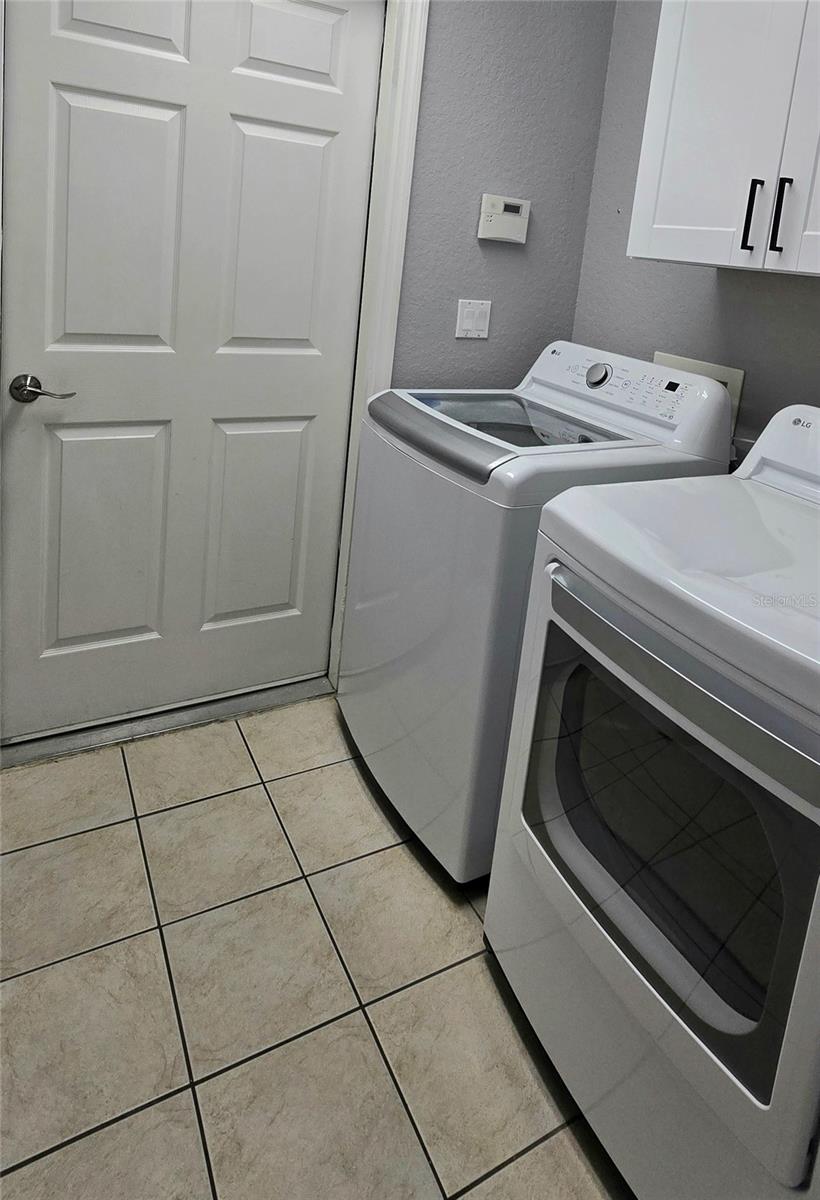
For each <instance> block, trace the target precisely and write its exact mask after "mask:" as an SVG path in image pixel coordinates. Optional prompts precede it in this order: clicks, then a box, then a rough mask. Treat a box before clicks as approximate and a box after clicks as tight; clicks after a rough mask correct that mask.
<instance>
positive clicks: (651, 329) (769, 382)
mask: <svg viewBox="0 0 820 1200" xmlns="http://www.w3.org/2000/svg"><path fill="white" fill-rule="evenodd" d="M659 14H660V6H659V4H657V3H654V2H653V3H650V2H649V0H620V3H619V4H618V7H617V11H616V15H615V24H614V27H613V32H612V46H611V51H610V59H609V71H608V74H607V84H606V94H605V98H604V109H603V115H602V119H601V129H600V140H599V144H598V154H597V157H596V162H595V177H594V181H593V185H592V196H591V199H590V206H589V219H588V224H587V234H586V242H585V246H584V256H583V266H582V269H581V282H580V287H579V290H578V303H577V309H576V314H575V326H574V330H573V337H574V338H575V339H576V340H577V341H580V342H588V343H591V344H592V345H599V346H603V347H612V349H615V350H618V351H620V352H621V353H623V354H634V355H636V356H638V357H641V358H651V357H652V352H653V351H654V350H668V351H670V352H671V353H675V354H685V355H688V356H690V357H692V358H701V359H706V360H707V361H710V362H717V363H723V364H724V365H727V366H735V367H743V368H744V369H745V371H746V382H745V386H744V391H743V399H742V401H741V408H740V414H739V417H738V425H737V432H738V435H740V436H745V437H754V436H755V435H756V434H757V433H759V432H760V430H761V429H762V428H763V426H764V425H765V424H766V422H767V420H768V419H769V417H770V416H771V415H772V414H773V413H774V412H776V411H777V410H778V409H779V408H782V407H783V406H784V405H786V404H793V403H797V402H801V403H809V404H820V279H817V278H814V279H812V278H807V277H803V278H801V277H798V276H791V277H790V276H788V275H775V274H771V273H769V272H763V271H737V270H726V269H721V270H718V269H716V268H714V267H702V266H684V265H681V264H678V263H655V262H647V261H642V260H638V259H635V260H632V261H630V260H629V259H628V258H627V257H626V241H627V234H628V232H629V220H630V215H631V211H632V197H633V193H634V190H635V177H636V173H637V167H638V157H639V154H640V148H641V135H642V133H643V120H644V113H645V111H646V98H647V93H648V90H649V78H650V74H651V71H652V59H653V56H654V51H655V35H656V32H657V25H658V17H659Z"/></svg>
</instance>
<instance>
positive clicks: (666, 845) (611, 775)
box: [524, 624, 820, 1102]
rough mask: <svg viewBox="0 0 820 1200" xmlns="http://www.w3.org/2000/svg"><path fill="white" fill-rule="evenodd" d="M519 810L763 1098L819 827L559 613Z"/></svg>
mask: <svg viewBox="0 0 820 1200" xmlns="http://www.w3.org/2000/svg"><path fill="white" fill-rule="evenodd" d="M524 819H525V821H526V823H527V825H528V826H529V828H530V829H531V831H532V832H533V834H534V835H535V836H536V838H538V840H539V841H540V842H541V844H542V845H543V846H544V848H545V850H546V851H547V852H548V853H549V855H550V857H551V858H552V859H553V861H554V862H555V863H556V865H557V866H558V867H559V869H560V870H561V871H562V873H563V874H564V876H565V878H566V879H567V881H568V882H569V883H570V884H571V886H572V887H573V889H574V890H575V891H576V893H577V894H578V895H579V896H580V898H581V899H582V900H583V901H584V903H585V904H586V905H587V906H588V908H589V909H590V910H591V911H592V912H593V915H594V916H595V918H596V920H598V921H599V922H600V923H601V924H602V925H603V926H604V927H605V928H606V930H607V932H609V933H610V935H611V936H612V937H613V938H614V939H615V940H616V942H617V943H618V945H619V946H620V947H621V948H622V950H623V951H624V952H625V953H626V954H627V955H628V956H629V958H630V959H631V960H632V961H633V963H634V964H635V965H636V966H638V968H639V969H640V970H641V972H642V973H643V974H644V976H645V977H646V978H647V980H648V981H649V982H650V983H651V984H652V985H653V987H655V989H656V990H657V991H659V992H660V993H661V994H662V995H663V996H664V998H665V999H666V1000H667V1002H668V1003H669V1004H670V1005H671V1006H672V1007H673V1008H674V1009H675V1010H676V1011H677V1012H678V1014H679V1015H680V1017H681V1018H682V1019H683V1020H684V1021H685V1022H686V1023H687V1024H688V1025H689V1026H690V1028H692V1029H693V1031H694V1032H696V1033H697V1034H698V1035H699V1036H700V1037H701V1039H702V1040H703V1041H704V1042H705V1043H706V1044H707V1045H709V1046H710V1048H711V1049H712V1050H713V1051H714V1052H715V1053H716V1054H717V1055H718V1056H719V1057H720V1058H721V1059H722V1061H723V1062H724V1063H725V1064H726V1065H727V1067H729V1068H730V1069H731V1070H732V1072H733V1074H735V1076H736V1077H737V1078H738V1079H740V1080H741V1082H743V1083H744V1084H745V1085H746V1086H747V1087H748V1088H749V1089H750V1090H751V1091H752V1092H753V1093H754V1095H755V1096H757V1097H758V1098H759V1099H760V1100H762V1101H763V1102H766V1101H767V1100H768V1099H769V1097H770V1096H771V1091H772V1086H773V1082H774V1074H775V1068H776V1065H777V1060H778V1056H779V1053H780V1047H781V1044H782V1040H783V1034H784V1029H785V1022H786V1018H787V1016H788V1012H789V1008H790V1003H791V997H792V992H793V987H794V982H795V977H796V973H797V966H798V963H799V959H800V953H801V951H802V946H803V939H804V937H805V931H806V926H807V922H808V915H809V912H810V909H811V904H812V901H813V898H814V894H815V890H816V887H817V877H818V862H820V837H818V830H817V827H816V826H815V825H813V824H812V823H811V822H809V821H808V820H806V819H805V818H803V817H801V816H800V815H799V814H797V813H796V812H794V810H792V809H790V808H789V807H788V806H787V805H785V804H783V803H782V802H779V801H777V800H776V799H775V798H774V797H772V796H770V795H769V794H767V793H766V792H765V791H764V790H763V789H761V788H760V787H758V786H757V785H756V784H755V783H753V782H752V781H751V780H750V779H748V778H746V777H745V776H743V775H741V774H740V773H739V772H738V771H736V770H735V769H734V768H732V767H730V766H729V764H728V763H726V762H724V761H723V760H722V759H720V758H719V757H718V756H717V755H715V754H713V753H712V752H711V751H709V750H707V749H706V748H705V747H704V746H703V745H701V744H700V743H699V742H697V741H695V740H694V739H692V738H691V737H689V736H688V735H687V734H686V733H684V732H683V730H681V729H680V728H678V727H677V726H676V725H674V724H673V723H672V722H670V721H668V720H667V719H666V718H665V717H663V716H662V715H661V714H660V713H659V712H658V711H657V710H655V709H654V708H652V707H651V706H650V705H648V704H647V703H646V702H645V701H644V700H643V699H641V698H640V697H639V696H638V695H637V694H636V693H634V692H633V691H632V690H631V689H629V688H627V687H626V686H624V684H623V683H621V682H620V681H619V680H618V679H616V678H615V677H614V676H613V675H611V674H610V673H609V672H608V671H607V670H605V669H604V668H603V667H602V666H601V665H600V664H598V663H597V662H596V661H595V660H594V659H592V658H591V657H590V656H589V655H588V654H586V653H585V652H584V651H583V650H582V649H581V648H580V647H578V646H577V645H575V643H574V642H573V641H572V640H571V639H570V638H569V637H568V636H567V635H566V634H565V633H564V632H563V631H562V630H561V629H560V628H558V627H557V626H556V625H554V624H553V625H551V626H550V632H549V637H548V644H547V656H546V662H545V666H544V672H543V677H542V686H541V694H540V699H539V707H538V714H537V718H536V733H535V738H534V741H533V746H532V752H531V759H530V765H529V773H528V779H527V785H526V794H525V801H524Z"/></svg>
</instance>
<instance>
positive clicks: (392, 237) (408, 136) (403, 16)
mask: <svg viewBox="0 0 820 1200" xmlns="http://www.w3.org/2000/svg"><path fill="white" fill-rule="evenodd" d="M429 7H430V0H387V13H386V17H385V30H384V49H383V52H382V70H381V79H380V81H379V95H378V101H377V109H376V132H375V142H374V149H373V174H372V177H371V183H370V211H369V215H368V223H367V235H366V238H365V250H364V278H363V281H362V298H361V309H360V317H359V338H358V344H357V347H356V368H355V373H354V376H353V401H352V406H351V413H350V441H349V444H348V452H347V470H346V474H345V493H344V502H343V507H342V525H341V532H340V535H339V566H338V571H337V575H336V600H335V604H334V610H333V626H332V630H331V635H330V662H329V665H328V678H329V679H330V682H331V683H332V684H333V686H334V687H335V686H336V684H337V682H338V678H339V657H340V653H341V632H342V618H343V616H344V606H345V598H346V594H347V568H348V562H349V558H350V537H351V531H352V525H353V496H354V492H355V486H356V466H357V462H358V456H359V430H360V426H361V417H362V413H363V412H364V407H365V404H366V403H367V400H368V398H369V397H370V396H372V395H373V393H374V392H378V391H381V390H382V389H384V388H387V387H390V384H391V382H392V377H393V352H394V349H395V344H396V327H397V324H398V316H399V297H400V294H401V281H402V272H403V269H404V243H405V238H406V235H407V217H408V212H409V209H410V188H411V185H412V182H413V160H414V157H415V151H416V130H417V127H418V115H419V99H420V96H421V76H422V68H423V65H424V49H425V44H426V40H427V16H428V12H429Z"/></svg>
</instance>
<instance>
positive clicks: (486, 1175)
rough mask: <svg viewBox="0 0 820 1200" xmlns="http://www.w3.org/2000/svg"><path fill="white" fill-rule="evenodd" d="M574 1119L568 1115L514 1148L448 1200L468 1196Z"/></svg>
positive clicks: (560, 1131)
mask: <svg viewBox="0 0 820 1200" xmlns="http://www.w3.org/2000/svg"><path fill="white" fill-rule="evenodd" d="M576 1119H577V1117H570V1119H569V1120H568V1121H562V1123H561V1124H560V1125H556V1127H555V1128H554V1129H551V1130H550V1131H549V1133H544V1134H542V1135H541V1137H538V1138H536V1139H535V1141H534V1142H530V1144H529V1145H528V1146H524V1147H523V1148H522V1149H521V1150H516V1152H515V1154H511V1155H510V1157H509V1158H505V1159H504V1161H503V1162H500V1163H498V1164H497V1166H495V1167H491V1168H490V1170H489V1171H485V1172H484V1174H483V1175H479V1176H478V1178H477V1179H473V1180H472V1181H471V1182H470V1183H468V1184H467V1185H466V1186H465V1187H463V1188H459V1189H458V1191H457V1192H453V1193H452V1194H451V1196H450V1198H449V1200H460V1197H461V1196H468V1195H469V1194H470V1192H472V1191H473V1189H474V1188H477V1187H480V1185H481V1184H482V1183H485V1182H486V1180H488V1179H492V1177H493V1176H494V1175H498V1174H500V1172H501V1171H503V1170H504V1168H505V1167H509V1166H511V1165H512V1164H513V1163H514V1162H517V1161H518V1159H519V1158H524V1156H525V1155H527V1154H529V1153H530V1151H531V1150H536V1149H537V1148H538V1147H539V1146H543V1144H544V1142H548V1141H549V1140H550V1138H554V1137H555V1135H556V1134H557V1133H562V1132H563V1131H564V1130H565V1129H567V1128H568V1127H569V1126H570V1125H571V1124H572V1122H573V1121H575V1120H576Z"/></svg>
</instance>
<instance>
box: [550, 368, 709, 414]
mask: <svg viewBox="0 0 820 1200" xmlns="http://www.w3.org/2000/svg"><path fill="white" fill-rule="evenodd" d="M562 373H563V374H564V375H565V376H567V377H568V378H567V383H568V384H569V386H570V387H572V388H573V390H584V391H586V390H587V389H591V390H593V391H595V392H596V398H599V399H601V400H603V399H606V400H607V401H608V402H609V403H610V404H611V405H612V406H613V407H614V408H620V409H622V410H623V411H624V412H631V413H640V414H641V416H644V417H646V418H648V419H649V420H650V421H659V422H662V423H663V424H665V425H667V424H668V425H677V423H678V420H679V417H680V411H681V404H682V403H685V401H686V400H687V398H688V397H689V395H690V393H694V392H696V391H697V388H696V387H695V385H694V384H692V383H690V382H688V381H687V380H686V379H685V378H684V376H683V373H680V374H678V373H676V372H674V371H671V370H669V369H668V368H667V369H664V368H661V367H657V366H654V365H653V364H652V363H643V362H639V361H637V360H632V361H630V362H629V363H628V365H624V364H622V363H618V362H617V361H616V362H615V363H614V365H611V364H610V363H605V362H595V361H594V359H592V358H586V357H581V356H579V357H575V358H570V361H568V362H566V363H564V365H563V372H562Z"/></svg>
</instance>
